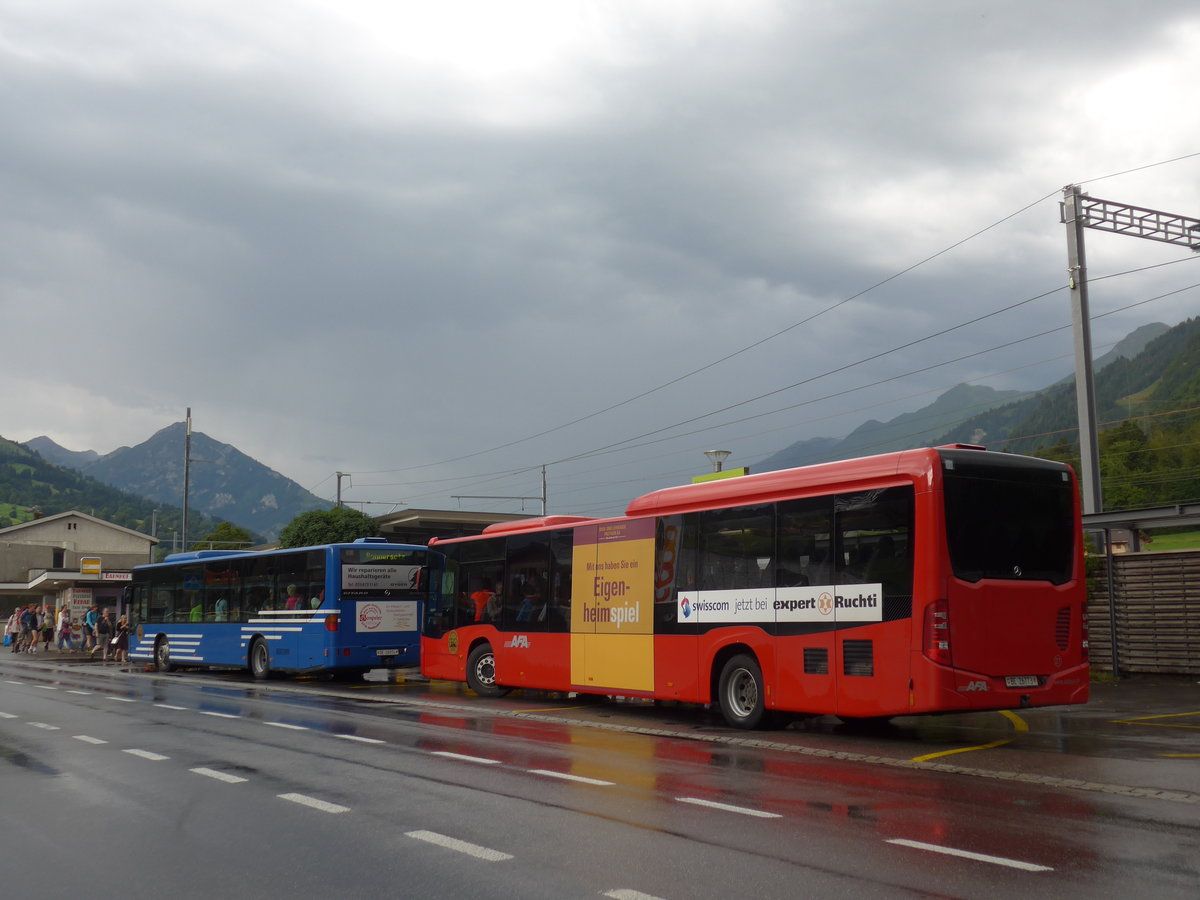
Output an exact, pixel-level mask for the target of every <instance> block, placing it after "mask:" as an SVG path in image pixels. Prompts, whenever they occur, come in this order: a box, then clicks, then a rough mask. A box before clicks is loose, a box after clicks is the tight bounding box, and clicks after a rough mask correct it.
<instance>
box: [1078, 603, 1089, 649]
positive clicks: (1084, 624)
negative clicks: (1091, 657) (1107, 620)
mask: <svg viewBox="0 0 1200 900" xmlns="http://www.w3.org/2000/svg"><path fill="white" fill-rule="evenodd" d="M1081 612H1082V615H1081V617H1080V622H1079V624H1080V632H1081V634H1082V637H1083V644H1082V647H1081V649H1082V652H1083V661H1084V662H1087V661H1088V614H1087V609H1086V608H1084V609H1083V610H1081Z"/></svg>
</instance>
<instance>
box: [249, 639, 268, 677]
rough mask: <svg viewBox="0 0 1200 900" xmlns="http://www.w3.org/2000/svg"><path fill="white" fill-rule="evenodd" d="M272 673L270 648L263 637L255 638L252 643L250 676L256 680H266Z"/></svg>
mask: <svg viewBox="0 0 1200 900" xmlns="http://www.w3.org/2000/svg"><path fill="white" fill-rule="evenodd" d="M270 674H271V651H270V648H268V647H267V642H266V641H264V640H263V639H262V638H255V639H254V640H253V641H252V642H251V644H250V677H251V678H253V679H254V680H255V681H266V680H267V676H268V675H270Z"/></svg>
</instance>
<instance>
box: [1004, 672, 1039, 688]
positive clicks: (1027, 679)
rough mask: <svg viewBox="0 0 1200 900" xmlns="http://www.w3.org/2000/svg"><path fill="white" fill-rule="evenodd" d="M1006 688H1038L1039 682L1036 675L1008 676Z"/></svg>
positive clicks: (1005, 681)
mask: <svg viewBox="0 0 1200 900" xmlns="http://www.w3.org/2000/svg"><path fill="white" fill-rule="evenodd" d="M1004 686H1005V687H1010V688H1022V687H1037V686H1038V680H1037V676H1036V675H1007V676H1005V678H1004Z"/></svg>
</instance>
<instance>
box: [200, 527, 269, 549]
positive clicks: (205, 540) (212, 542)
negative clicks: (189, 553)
mask: <svg viewBox="0 0 1200 900" xmlns="http://www.w3.org/2000/svg"><path fill="white" fill-rule="evenodd" d="M253 543H254V535H253V534H251V533H250V532H249V531H247V530H246V529H245V528H242V527H241V526H240V525H234V524H233V523H232V522H220V523H218V525H217V527H216V528H214V529H213V531H212V533H211V534H209V535H208V536H206V537H202V538H200V540H199V541H197V542H196V545H195V546H196V549H197V550H245V549H246V548H248V547H250V546H251V545H252V544H253Z"/></svg>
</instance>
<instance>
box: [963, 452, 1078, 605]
mask: <svg viewBox="0 0 1200 900" xmlns="http://www.w3.org/2000/svg"><path fill="white" fill-rule="evenodd" d="M973 453H975V451H970V450H967V451H951V452H943V454H942V456H943V469H944V471H943V476H944V478H943V483H944V485H945V492H946V494H945V499H946V540H947V543H948V545H949V548H950V563H951V565H952V567H953V569H954V574H955V576H956V577H958V578H961V579H962V580H964V581H971V582H975V581H979V580H981V579H983V578H1002V579H1010V580H1022V581H1049V582H1052V583H1054V584H1064V583H1065V582H1067V581H1070V580H1071V576H1072V574H1073V572H1072V567H1073V562H1074V550H1075V539H1076V535H1075V515H1074V509H1073V505H1072V504H1073V503H1074V494H1073V491H1072V486H1071V480H1070V474H1069V472H1068V470H1067V469H1066V467H1064V466H1062V465H1059V464H1057V463H1050V462H1046V461H1044V460H1034V459H1031V458H1029V457H1020V456H1013V457H1011V458H1008V459H1005V460H1004V461H1003V462H1002V463H997V462H996V461H995V458H994V457H991V458H990V459H989V460H988V461H987V462H984V461H983V460H982V459H981V458H980V457H978V456H976V457H974V458H972V454H973Z"/></svg>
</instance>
